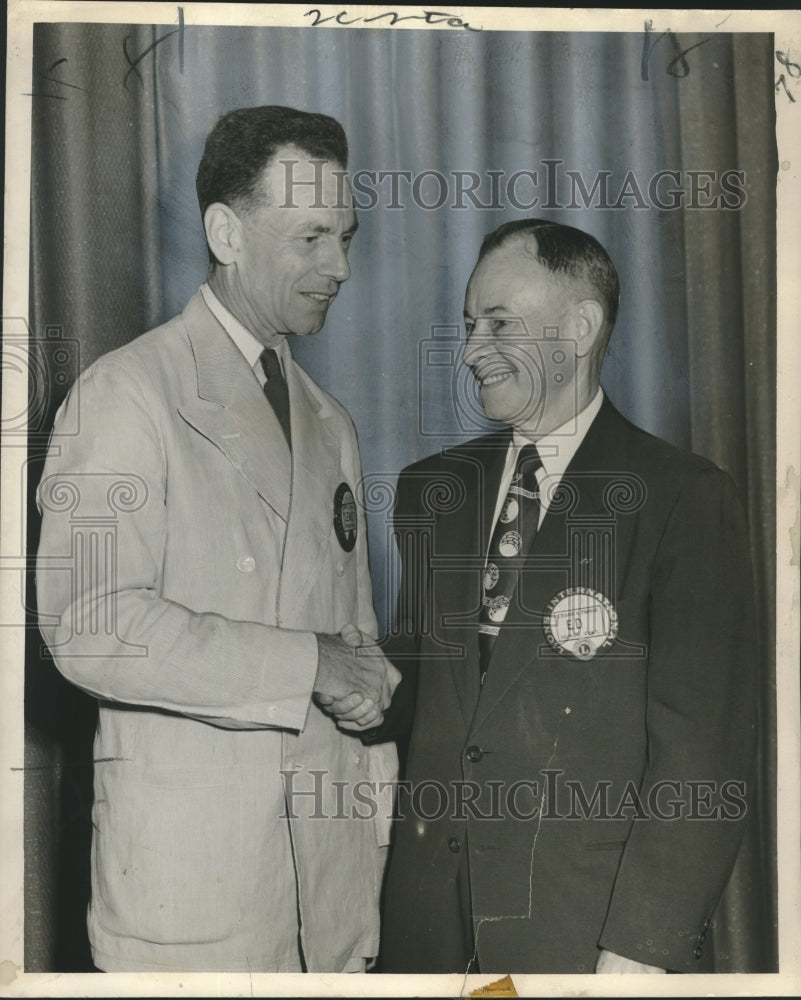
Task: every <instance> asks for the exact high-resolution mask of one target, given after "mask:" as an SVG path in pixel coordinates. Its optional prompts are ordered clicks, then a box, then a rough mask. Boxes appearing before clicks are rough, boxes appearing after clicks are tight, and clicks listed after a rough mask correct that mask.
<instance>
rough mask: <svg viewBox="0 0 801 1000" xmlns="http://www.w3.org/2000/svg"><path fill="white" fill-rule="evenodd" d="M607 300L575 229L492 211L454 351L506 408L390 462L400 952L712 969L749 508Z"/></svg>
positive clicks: (394, 888)
mask: <svg viewBox="0 0 801 1000" xmlns="http://www.w3.org/2000/svg"><path fill="white" fill-rule="evenodd" d="M618 300H619V285H618V278H617V274H616V272H615V268H614V265H613V264H612V261H611V260H610V259H609V257H608V255H607V253H606V251H605V250H604V249H603V248H602V247H601V246H600V244H598V242H597V241H596V240H595V239H593V237H591V236H589V235H587V234H586V233H583V232H581V231H579V230H577V229H573V228H571V227H568V226H562V225H558V224H556V223H552V222H544V221H539V220H533V221H532V220H523V221H520V222H513V223H509V224H507V225H504V226H501V227H500V228H499V229H498V230H496V231H495V232H493V233H491V234H490V235H489V236H488V237H487V238H486V239H485V240H484V243H483V245H482V247H481V252H480V255H479V260H478V263H477V265H476V268H475V270H474V271H473V274H472V276H471V278H470V281H469V284H468V288H467V295H466V306H465V321H466V327H467V334H468V338H467V345H466V348H465V353H464V360H465V362H466V363H467V364H468V365H469V366H470V367H471V369H472V371H473V374H474V375H475V377H476V379H477V381H478V383H479V385H480V392H481V399H482V403H483V407H484V409H485V411H486V413H487V414H488V415H489V416H490V417H492V418H495V419H497V420H500V421H503V422H505V423H508V424H510V425H511V428H509V429H507V430H503V431H499V432H496V433H492V434H489V435H487V436H485V437H482V438H479V439H477V440H475V441H471V442H470V443H468V444H465V445H460V446H458V447H455V448H452V449H449V450H447V451H444V452H443V453H441V454H438V455H433V456H431V457H429V458H427V459H424V460H423V461H421V462H418V463H416V464H415V465H412V466H410V467H409V468H407V469H405V470H404V471H403V472H402V474H401V476H400V479H399V484H398V495H397V501H396V507H395V528H396V534H397V537H398V542H399V548H400V551H401V553H402V556H403V580H402V583H401V592H400V597H399V613H398V620H397V622H396V628H395V634H394V637H393V640H392V649H393V656H394V659H395V662H396V663H397V665H398V666H399V667H400V668H401V670H402V672H403V674H404V680H403V682H402V683H401V685H400V687H399V688H398V691H397V692H396V697H395V700H394V702H393V706H392V708H391V709H390V713H389V715H388V717H387V720H386V721H385V724H384V727H383V729H382V730H381V731H380V732H379V734H378V735H383V736H384V737H386V736H388V735H399V734H403V732H404V730H406V731H407V732H408V730H409V727H411V731H410V735H409V736H408V738H409V751H408V760H407V765H406V771H405V780H406V783H407V784H406V786H405V788H404V789H402V794H401V796H400V802H399V814H400V816H399V820H398V823H397V826H396V839H395V845H394V851H393V856H392V858H391V861H390V866H389V871H388V879H387V885H386V891H385V906H384V925H383V936H382V963H383V964H382V968H383V969H384V970H385V971H388V972H455V971H465V970H476V969H480V970H482V971H484V972H487V971H492V972H496V971H497V972H504V971H509V970H512V971H518V972H531V973H567V972H574V973H582V972H583V973H589V972H593V971H596V972H663V971H666V970H670V971H677V972H692V971H701V970H702V969H704V968H705V964H704V962H703V961H702V958H703V956H704V942H705V939H706V936H707V929H708V927H709V924H710V921H711V918H712V915H713V913H714V910H715V907H716V905H717V902H718V899H719V897H720V895H721V892H722V890H723V888H724V886H725V884H726V881H727V879H728V877H729V874H730V872H731V869H732V866H733V864H734V860H735V857H736V854H737V851H738V846H739V843H740V839H741V836H742V830H743V826H744V818H745V815H746V813H747V807H748V797H749V794H750V791H751V788H750V782H751V770H752V763H753V756H754V747H755V702H756V698H755V670H756V656H755V651H754V621H753V601H752V593H751V569H750V560H749V549H748V541H747V533H746V526H745V521H744V515H743V511H742V508H741V506H740V504H739V502H738V500H737V497H736V495H735V490H734V486H733V484H732V482H731V480H730V479H729V477H728V476H727V475H726V474H725V473H723V472H721V471H720V470H719V469H718V468H716V467H715V466H714V465H713V464H712V463H711V462H709V461H707V460H706V459H703V458H700V457H698V456H696V455H693V454H690V453H688V452H685V451H681V450H679V449H678V448H675V447H673V446H672V445H670V444H667V443H666V442H664V441H661V440H659V439H657V438H655V437H652V436H651V435H650V434H647V433H645V432H644V431H642V430H640V429H638V428H636V427H634V426H633V425H632V424H630V423H629V422H628V421H627V420H626V419H624V417H622V416H621V415H620V414H619V413H618V412H617V411H616V410H615V408H614V407H613V406H612V405H611V403H610V402H609V400H608V399H606V397H605V396H604V394H603V392H602V390H601V388H600V371H601V365H602V362H603V358H604V354H605V351H606V346H607V343H608V340H609V335H610V333H611V330H612V327H613V325H614V321H615V317H616V313H617V307H618ZM412 713H413V722H412V721H411V719H412Z"/></svg>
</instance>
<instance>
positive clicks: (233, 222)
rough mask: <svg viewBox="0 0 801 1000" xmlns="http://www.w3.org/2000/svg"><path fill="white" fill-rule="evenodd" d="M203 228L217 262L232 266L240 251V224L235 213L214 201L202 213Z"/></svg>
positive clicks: (226, 206) (228, 207)
mask: <svg viewBox="0 0 801 1000" xmlns="http://www.w3.org/2000/svg"><path fill="white" fill-rule="evenodd" d="M203 228H204V229H205V230H206V240H207V241H208V244H209V249H210V250H211V252H212V253H213V254H214V256H215V257H216V258H217V260H218V261H219V262H220V263H221V264H223V265H225V264H233V263H234V261H235V260H236V259H237V258H238V256H239V253H240V251H241V249H242V238H241V233H242V223H241V221H240V219H239V217H238V216H237V214H236V212H234V210H233V209H232V208H231V207H230V206H229V205H224V204H223V203H222V202H220V201H215V202H213V203H212V204H211V205H209V207H208V208H207V209H206V211H205V212H204V213H203Z"/></svg>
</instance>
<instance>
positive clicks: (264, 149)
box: [195, 104, 348, 262]
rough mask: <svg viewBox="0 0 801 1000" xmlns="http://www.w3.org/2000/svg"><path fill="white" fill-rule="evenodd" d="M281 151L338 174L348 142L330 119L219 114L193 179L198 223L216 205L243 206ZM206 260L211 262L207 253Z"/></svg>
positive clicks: (253, 111)
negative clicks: (332, 166) (289, 149)
mask: <svg viewBox="0 0 801 1000" xmlns="http://www.w3.org/2000/svg"><path fill="white" fill-rule="evenodd" d="M282 146H296V147H297V148H298V149H299V150H300V151H301V152H302V153H303V154H304V155H306V156H308V157H309V158H310V159H320V160H328V161H329V162H332V163H336V164H337V166H339V167H341V168H342V169H345V168H346V167H347V165H348V140H347V138H346V136H345V130H344V129H343V128H342V126H341V125H340V124H339V122H338V121H337V120H336V119H335V118H331V117H329V116H328V115H322V114H315V113H312V112H309V111H298V110H297V109H296V108H284V107H281V106H280V105H276V104H269V105H265V106H263V107H259V108H237V110H236V111H229V113H228V114H227V115H223V116H222V118H220V119H219V120H218V121H217V124H216V125H215V126H214V128H213V129H212V130H211V132H209V135H208V138H207V139H206V146H205V148H204V150H203V156H202V158H201V160H200V165H199V166H198V170H197V177H196V179H195V187H196V189H197V200H198V203H199V205H200V215H201V218H202V217H203V216H204V215H205V214H206V209H207V208H208V207H209V205H212V204H213V203H214V202H216V201H219V202H222V203H223V204H224V205H230V206H232V207H234V206H237V205H240V206H241V205H243V204H245V205H247V203H248V202H249V201H251V200H252V199H253V197H254V195H255V194H256V189H257V186H258V183H259V180H260V178H261V176H262V173H263V171H264V168H265V167H266V166H267V165H268V164H269V162H270V160H271V159H272V158H273V156H275V153H276V152H277V151H278V149H280V148H281V147H282ZM209 258H210V259H211V260H212V262H213V257H212V255H211V252H209Z"/></svg>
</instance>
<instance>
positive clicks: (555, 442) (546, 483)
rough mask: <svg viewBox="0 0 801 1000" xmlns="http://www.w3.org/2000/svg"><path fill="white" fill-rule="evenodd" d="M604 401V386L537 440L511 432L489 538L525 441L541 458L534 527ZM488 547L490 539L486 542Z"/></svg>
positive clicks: (541, 519) (542, 516)
mask: <svg viewBox="0 0 801 1000" xmlns="http://www.w3.org/2000/svg"><path fill="white" fill-rule="evenodd" d="M603 401H604V394H603V389H600V388H599V389H598V391H597V392H596V394H595V395H594V396H593V398H592V400H591V401H590V402H589V403H588V404H587V406H585V407H584V409H583V410H582V411H581V412H580V413H578V414H577V415H576V416H575V417H573V418H572V419H571V420H569V421H568V422H567V423H565V424H562V425H561V426H560V427H557V428H556V429H555V430H552V431H551V432H550V434H545V435H543V436H542V437H541V438H540V439H539V440H538V441H536V442H533V441H531V439H530V438H527V437H526V436H525V435H524V434H521V433H520V432H519V431H518V430H515V431H514V433H513V434H512V440H511V441H510V443H509V450H508V451H507V453H506V464H505V465H504V469H503V476H502V477H501V484H500V488H499V490H498V499H497V500H496V502H495V514H494V515H493V518H492V530H491V531H490V533H489V538H490V539H491V538H492V534H493V531H494V530H495V525H496V523H497V521H498V518H499V517H500V515H501V508H502V507H503V502H504V500H505V499H506V494H507V493H508V492H509V486H510V484H511V482H512V476H513V475H514V471H515V465H516V464H517V456H518V455H519V454H520V449H521V448H522V447H523V446H524V445H527V444H534V443H536V445H537V451H538V453H539V456H540V458H541V459H542V468H540V469H538V470H537V484H538V486H539V489H540V519H539V523H538V524H537V527H538V528H539V527H540V526H541V525H542V521H543V518H544V517H545V514H546V513H547V510H548V506H549V503H550V499H551V498H552V497H553V495H554V493H555V491H556V488H557V487H558V486H559V483H560V482H561V480H562V476H563V475H564V474H565V471H566V469H567V467H568V465H570V463H571V461H572V460H573V456H574V455H575V454H576V452H577V451H578V449H579V446H580V445H581V442H582V441H583V440H584V438H585V437H586V435H587V431H588V430H589V429H590V424H592V422H593V420H595V418H596V417H597V416H598V411H599V410H600V409H601V404H602V403H603ZM487 544H488V546H489V542H488V543H487Z"/></svg>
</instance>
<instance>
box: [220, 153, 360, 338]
mask: <svg viewBox="0 0 801 1000" xmlns="http://www.w3.org/2000/svg"><path fill="white" fill-rule="evenodd" d="M282 160H283V161H292V166H291V168H290V167H288V166H286V165H285V164H284V163H282V162H281V161H282ZM290 169H291V173H289V171H290ZM338 174H339V175H338ZM237 215H238V217H239V219H240V221H241V224H242V229H241V233H242V239H241V249H240V253H239V256H238V259H237V261H236V273H235V277H234V279H233V280H234V287H233V288H232V292H233V294H234V296H235V298H234V301H235V304H236V308H235V310H234V311H235V313H236V315H237V316H238V318H239V319H240V320H241V321H242V322H243V323H244V324H245V326H246V327H247V328H248V329H249V330H251V331H252V332H253V333H254V334H255V335H256V336H257V337H258V338H259V339H260V340H262V341H263V342H264V343H270V341H271V340H272V339H273V338H274V336H275V335H276V334H283V333H294V334H297V335H299V336H306V335H308V334H312V333H317V331H318V330H319V329H320V328H321V327H322V325H323V323H324V322H325V317H326V313H327V311H328V307H329V305H330V304H331V302H332V301H333V300H334V297H335V296H336V294H337V292H338V291H339V286H340V285H341V284H342V282H343V281H346V280H347V278H348V277H350V266H349V264H348V250H349V249H350V243H351V239H352V238H353V234H354V232H355V231H356V215H355V213H354V211H353V204H352V198H351V192H350V187H349V186H348V183H347V181H345V180H344V178H343V177H342V176H341V168H340V167H339V166H338V164H336V163H324V164H321V163H320V161H317V162H316V163H312V162H311V161H310V159H309V157H308V156H307V155H306V154H304V153H302V152H300V151H299V150H297V149H295V148H293V147H290V146H287V147H283V148H282V149H279V150H278V151H277V152H276V154H275V156H274V157H273V159H272V160H271V162H270V163H269V164H268V166H267V168H266V169H265V171H264V174H263V175H262V178H261V181H260V191H259V196H258V198H257V199H256V200H255V203H254V204H248V205H245V206H242V207H241V208H239V209H238V210H237Z"/></svg>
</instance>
